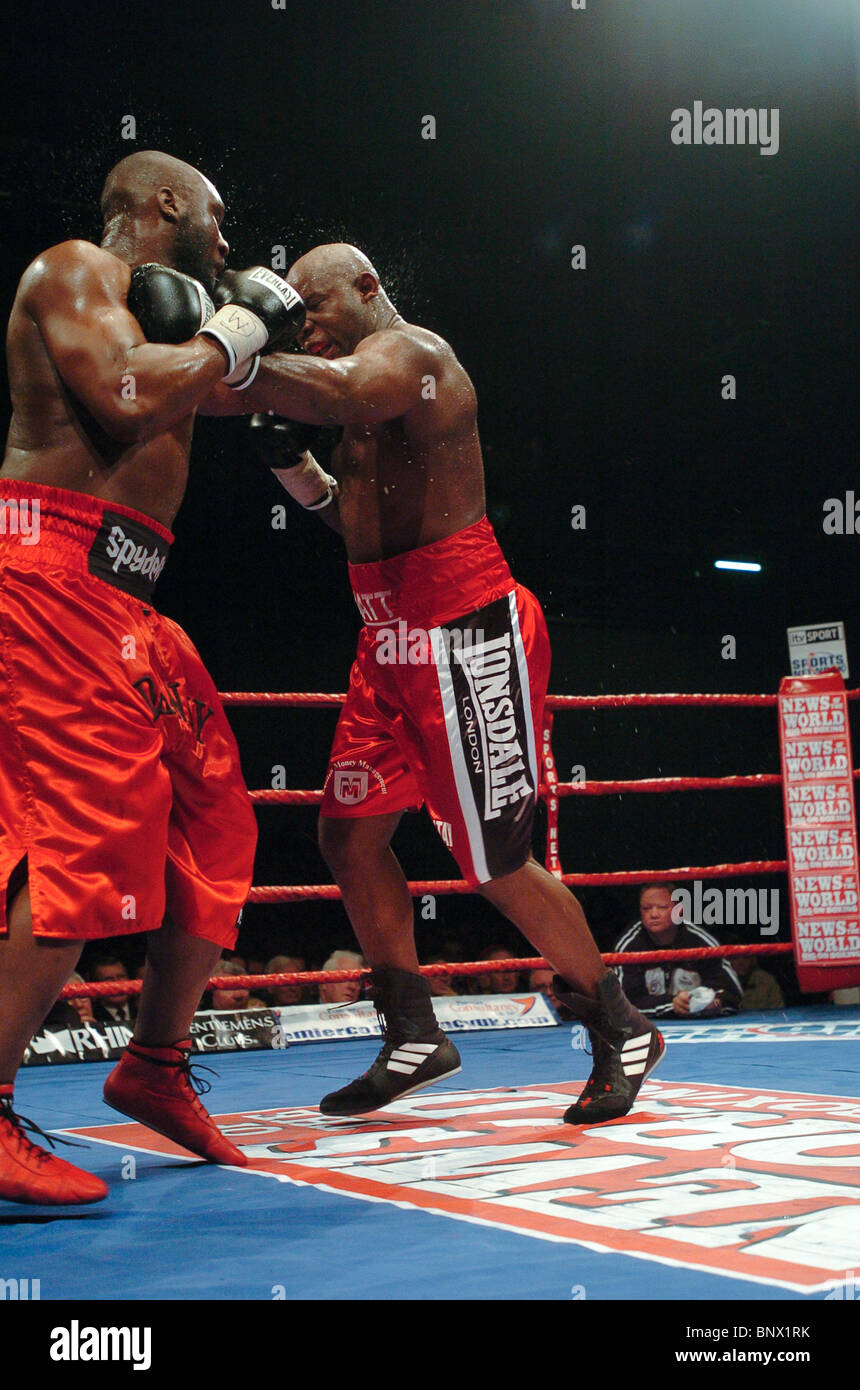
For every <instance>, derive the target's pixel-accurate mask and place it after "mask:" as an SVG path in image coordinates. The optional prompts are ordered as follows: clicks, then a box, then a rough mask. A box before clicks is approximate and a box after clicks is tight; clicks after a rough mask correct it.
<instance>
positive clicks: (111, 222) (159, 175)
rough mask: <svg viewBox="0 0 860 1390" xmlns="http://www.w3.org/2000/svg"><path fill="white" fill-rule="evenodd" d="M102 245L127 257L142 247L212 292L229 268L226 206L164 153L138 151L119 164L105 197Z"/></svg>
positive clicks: (200, 177)
mask: <svg viewBox="0 0 860 1390" xmlns="http://www.w3.org/2000/svg"><path fill="white" fill-rule="evenodd" d="M101 211H102V217H103V219H104V235H103V237H102V246H104V247H105V248H106V249H108V250H111V251H115V252H116V254H118V255H123V256H124V257H125V258H127V259H132V258H134V257H137V259H139V258H140V257H139V255H138V249H139V248H140V249H142V248H143V247H150V246H151V247H152V248H153V250H152V251H148V250H143V255H144V257H146V256H147V255H148V256H149V258H150V259H152V260H157V261H160V262H162V263H163V264H165V265H171V266H173V268H174V269H175V270H183V271H185V273H186V274H187V275H193V276H194V278H195V279H197V280H201V281H202V282H203V284H204V285H205V286H206V287H207V289H210V290H211V289H212V287H213V285H214V284H215V281H216V280H217V278H218V276H219V275H220V273H221V271H222V270H223V269H224V262H225V260H226V255H227V250H228V247H227V243H226V242H225V241H224V239H223V237H222V236H221V232H220V224H221V219H222V218H223V216H224V204H223V202H222V201H221V197H220V195H219V193H218V190H217V188H216V187H215V185H214V184H213V183H212V182H211V181H210V180H209V179H207V178H206V175H205V174H201V172H200V170H199V169H195V168H194V166H193V164H186V163H185V161H184V160H182V159H175V158H174V156H173V155H170V154H165V153H164V152H163V151H162V150H137V151H136V152H135V153H134V154H130V155H127V156H126V158H125V159H121V160H120V162H119V164H115V165H114V167H113V168H112V169H111V171H110V173H109V174H108V176H107V178H106V180H105V185H104V188H103V189H102V196H101Z"/></svg>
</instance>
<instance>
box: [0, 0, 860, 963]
mask: <svg viewBox="0 0 860 1390" xmlns="http://www.w3.org/2000/svg"><path fill="white" fill-rule="evenodd" d="M12 23H13V28H12V31H11V35H9V36H7V44H6V48H5V54H4V57H3V65H2V71H0V78H2V97H0V101H2V106H3V108H4V122H3V126H4V131H5V134H4V135H3V137H2V150H3V156H4V158H3V166H4V172H3V177H2V182H0V200H2V202H0V206H2V226H3V229H4V233H5V235H4V242H5V247H4V255H3V258H2V266H0V276H2V283H0V294H2V301H3V305H4V309H5V310H7V309H8V306H9V304H10V303H11V300H12V297H13V295H14V289H15V284H16V282H17V279H18V277H19V276H20V274H21V272H22V270H23V269H24V267H25V265H26V264H27V262H28V261H29V260H31V259H32V257H33V256H34V255H35V254H36V253H37V252H38V251H39V250H41V249H43V248H44V247H45V246H46V245H49V244H51V243H53V242H56V241H59V240H63V239H65V238H66V237H68V236H73V235H74V236H78V235H83V236H86V237H90V238H92V239H94V240H97V239H98V235H99V227H98V221H97V214H96V208H97V199H98V193H99V189H100V187H101V183H102V181H103V179H104V176H105V174H106V172H107V170H108V169H109V168H110V166H111V165H112V164H113V163H114V162H116V160H118V159H120V158H122V157H123V156H124V155H126V154H128V153H130V152H131V151H132V150H133V149H140V148H150V147H156V148H163V149H165V150H168V151H170V152H171V153H173V154H175V155H177V156H179V157H181V158H184V159H187V160H190V161H191V162H193V163H195V164H197V165H199V167H201V168H202V169H203V170H204V172H206V173H207V174H208V175H209V176H210V177H212V178H213V180H214V181H215V182H216V183H217V185H218V186H219V189H220V191H221V193H222V195H223V196H224V197H225V198H226V200H227V203H228V221H227V224H226V226H225V231H226V234H227V236H228V239H229V240H230V242H231V246H232V251H231V263H232V264H233V265H243V264H249V263H253V262H256V261H262V262H269V261H270V260H271V256H272V247H273V246H274V245H276V244H283V245H284V246H286V248H287V255H288V258H292V257H293V256H295V255H298V254H300V253H301V252H303V251H305V250H306V249H308V247H309V246H311V245H313V244H315V243H317V242H319V241H327V240H332V239H340V238H344V239H348V240H350V241H354V242H356V243H358V244H359V245H360V246H361V247H363V248H364V249H365V250H366V251H367V252H368V254H369V255H370V256H371V258H372V259H373V260H374V262H375V263H376V265H377V267H378V269H379V271H380V273H381V275H382V277H383V281H384V282H385V283H386V284H387V285H388V287H389V291H390V293H391V294H392V297H393V298H394V299H395V301H396V303H397V305H398V307H399V308H400V309H401V311H402V312H403V313H405V314H406V315H407V316H408V317H409V316H412V317H415V318H417V319H418V320H419V321H420V322H422V323H425V324H426V325H427V326H429V327H431V328H433V329H434V330H436V331H437V332H439V333H441V334H443V335H444V336H445V337H447V338H448V339H449V340H450V341H451V342H452V343H453V345H454V347H455V349H456V351H457V353H458V355H459V356H460V358H461V360H462V361H463V363H464V365H465V366H466V368H467V370H468V371H469V372H470V374H471V376H472V377H473V379H474V381H475V384H476V387H477V391H478V398H479V401H480V425H481V432H482V438H483V443H484V447H485V453H486V464H487V490H488V504H489V512H490V516H491V519H492V521H493V523H494V525H495V527H496V530H497V532H498V535H499V538H500V540H501V543H502V545H503V547H504V549H505V551H506V553H507V555H508V557H509V560H510V562H511V565H512V568H513V570H514V572H515V574H516V576H517V577H518V578H519V580H520V581H521V582H522V583H524V584H526V585H528V586H529V587H531V588H533V589H534V590H535V591H536V592H537V593H538V595H539V596H540V598H541V600H542V601H543V603H544V605H545V608H546V612H547V617H548V620H549V626H550V633H551V637H552V640H553V648H554V669H553V676H552V680H551V689H552V690H553V691H556V692H560V693H590V692H610V691H637V690H649V691H661V690H683V691H758V692H773V691H775V690H776V689H777V687H778V684H779V681H780V679H781V677H782V676H783V675H784V674H786V672H787V670H788V655H787V646H786V636H785V628H786V627H787V626H789V625H794V624H803V623H817V622H824V621H828V622H830V621H836V620H840V619H841V620H844V621H845V622H846V624H847V631H848V642H849V661H850V663H851V666H852V670H856V667H857V664H858V662H860V650H858V646H857V640H858V632H860V627H859V626H858V623H857V621H856V607H857V599H856V580H855V576H856V571H857V565H856V558H855V556H856V551H857V548H858V547H860V537H858V536H853V535H845V536H827V535H825V534H824V532H823V527H822V520H823V510H822V509H823V504H824V501H825V499H827V498H830V497H844V494H845V492H846V490H848V489H851V488H852V487H856V490H857V492H858V496H860V487H857V484H858V482H860V479H858V476H857V469H856V466H855V465H856V453H855V444H854V433H853V425H854V422H853V420H852V414H853V412H852V406H853V392H852V386H853V383H854V380H855V371H856V361H855V360H854V356H853V354H854V350H855V341H854V309H853V305H854V302H855V284H854V264H855V256H854V254H853V246H852V239H853V238H852V233H853V229H854V225H855V219H856V203H855V197H856V166H857V140H856V102H857V58H858V45H857V29H856V10H855V8H854V6H853V5H851V4H850V3H849V0H781V3H780V4H778V5H774V3H773V0H707V3H706V2H705V0H683V3H681V2H680V0H614V3H613V2H611V3H606V2H605V0H604V3H601V0H588V8H587V9H586V10H585V11H574V10H572V9H571V6H570V4H569V3H568V0H492V3H489V2H487V3H485V0H457V2H456V3H454V2H453V0H432V3H425V4H410V5H406V4H402V3H401V4H398V3H394V0H389V2H388V3H384V2H383V0H364V3H362V4H356V3H354V0H287V3H286V6H285V8H284V9H282V10H275V9H273V8H272V5H271V3H270V0H242V3H232V4H225V3H222V2H221V0H206V3H201V0H183V3H182V5H181V6H173V5H168V4H167V3H165V0H154V3H151V4H141V3H131V2H129V3H126V4H123V5H122V6H116V5H115V6H113V7H111V8H110V9H108V10H104V11H102V10H101V9H100V8H99V6H98V5H89V4H88V5H86V6H84V5H81V4H76V3H71V4H69V3H66V4H57V3H48V4H42V5H39V6H38V7H36V6H29V7H28V6H19V7H17V8H16V10H15V13H14V16H13V20H12ZM695 100H701V101H702V102H703V103H704V104H705V105H706V106H708V105H713V106H716V107H718V108H720V109H723V110H724V109H726V108H727V107H734V106H739V107H746V106H755V107H766V108H768V109H770V108H773V107H778V108H779V112H780V148H779V152H778V153H777V154H776V155H772V156H765V155H761V154H760V153H759V151H758V149H757V148H756V147H749V146H738V147H731V146H725V147H720V146H713V147H708V146H699V147H696V146H693V147H682V146H680V147H679V146H676V145H673V144H672V142H671V140H670V138H669V132H670V115H671V112H672V111H673V109H675V108H676V107H687V108H692V105H693V102H694V101H695ZM427 114H431V115H433V116H435V118H436V122H437V137H436V139H435V140H424V139H422V138H421V123H422V117H423V116H425V115H427ZM126 115H133V116H134V117H135V120H136V123H137V139H136V141H135V142H129V141H125V140H122V139H121V138H120V131H121V124H122V119H123V117H124V116H126ZM577 243H584V245H585V246H586V249H587V257H588V268H587V270H585V271H574V270H572V269H571V267H570V248H571V246H572V245H574V244H577ZM726 373H732V374H734V375H735V376H736V378H737V392H738V399H737V400H736V401H734V402H725V401H723V400H722V399H721V396H720V384H721V378H722V376H723V375H724V374H726ZM3 407H4V410H6V413H7V415H8V403H7V400H6V399H4V401H3ZM281 496H282V495H280V494H279V493H278V491H277V489H276V487H275V485H274V484H273V483H272V482H271V480H270V479H269V478H268V477H262V478H261V476H260V473H259V469H258V468H255V466H254V463H253V461H252V458H251V456H250V453H249V450H248V447H247V430H246V425H245V423H244V422H243V421H201V422H200V423H199V425H198V428H197V432H196V435H195V444H194V450H193V454H192V467H191V479H190V484H189V488H188V493H187V497H186V501H185V504H184V507H183V509H182V512H181V513H180V516H179V519H178V521H177V524H176V528H175V529H176V536H177V545H176V546H175V549H174V553H173V556H172V558H171V561H170V564H169V566H168V568H167V571H166V573H165V576H164V578H163V579H162V581H161V583H160V585H159V590H158V602H159V606H160V607H161V609H162V610H163V611H165V612H166V613H169V614H170V615H171V616H173V617H175V618H177V619H178V620H179V621H180V622H181V623H182V624H183V625H185V626H186V627H187V628H188V630H189V631H190V633H191V635H192V637H193V638H194V640H195V641H196V643H197V645H198V647H199V648H200V650H201V652H202V654H203V656H204V659H205V660H206V661H207V663H208V664H209V666H210V669H211V670H212V672H213V675H214V676H215V679H216V682H217V684H218V686H219V688H220V689H222V690H234V689H272V690H298V689H306V690H342V689H344V688H345V684H346V679H347V673H348V667H349V662H350V659H351V653H352V649H353V645H354V641H355V637H356V633H357V631H358V617H357V614H356V612H355V610H354V608H353V605H352V600H351V597H350V594H349V590H348V585H347V582H346V574H345V567H344V561H343V555H342V550H341V545H340V542H339V541H338V539H337V538H336V537H334V536H332V535H331V534H330V533H328V532H327V531H325V530H324V529H323V528H322V527H320V526H318V525H317V524H316V523H315V522H314V521H313V519H311V518H307V517H304V516H301V515H297V514H296V513H295V512H291V513H290V518H289V523H288V526H287V529H286V531H273V530H272V528H271V524H270V509H271V507H272V506H273V505H275V504H277V503H278V502H280V500H281ZM577 504H581V505H584V506H585V508H586V512H587V528H586V530H585V531H584V532H583V531H574V530H572V529H571V525H570V516H571V508H572V507H573V506H574V505H577ZM719 557H734V558H745V559H752V560H758V561H760V562H761V563H762V565H763V571H762V573H761V574H758V575H753V574H731V573H720V572H718V571H716V570H714V568H713V562H714V560H715V559H717V558H719ZM728 634H731V635H732V636H734V637H735V638H736V642H737V655H736V657H735V659H733V660H724V659H723V657H722V651H723V638H724V636H726V635H728ZM231 718H232V720H233V724H234V727H235V728H236V731H237V734H238V737H239V740H240V745H241V748H242V753H243V762H244V767H245V772H246V776H247V779H248V783H249V785H250V786H252V787H259V786H267V785H269V784H270V780H271V769H272V768H273V767H274V766H276V765H278V764H282V765H284V766H285V767H286V769H287V776H288V781H289V783H290V785H292V786H304V787H315V786H316V787H318V786H320V785H321V784H322V779H323V774H324V769H325V762H326V755H327V746H328V742H329V739H330V736H331V732H332V729H333V726H334V714H333V713H332V712H308V713H301V714H299V713H296V712H294V711H289V712H271V713H262V712H260V711H259V710H254V711H237V712H233V713H232V714H231ZM556 730H557V731H556V737H555V750H556V757H557V761H558V766H559V773H560V775H561V776H562V778H568V777H569V776H570V769H571V767H572V766H573V765H574V764H583V765H584V766H585V768H586V771H587V775H588V776H589V777H590V778H604V777H616V776H617V777H622V776H623V777H633V776H649V775H671V774H683V773H689V774H701V775H721V774H727V773H734V772H755V771H776V770H777V769H778V745H777V736H776V723H775V715H774V712H773V711H770V710H768V711H763V712H762V711H749V710H747V711H737V712H734V711H713V710H702V711H695V712H684V711H674V710H673V711H657V712H654V711H623V712H617V713H612V712H594V713H593V714H590V713H576V714H568V715H562V716H560V717H558V718H557V721H556ZM856 737H857V730H856V728H855V739H856ZM314 826H315V814H314V812H313V811H311V810H289V811H287V810H283V809H271V810H264V811H262V812H261V814H260V827H261V841H260V850H259V855H258V861H257V871H256V878H255V881H256V882H257V883H266V882H268V883H271V882H276V883H286V882H305V883H306V882H315V881H319V882H322V881H326V880H327V873H326V870H325V868H324V866H323V864H322V861H321V859H320V857H319V854H318V851H317V849H316V846H315V841H314ZM540 843H541V842H539V845H540ZM395 844H396V847H397V848H398V850H399V852H400V854H401V857H402V860H403V863H404V866H405V868H406V871H407V874H408V875H409V876H410V877H432V876H435V875H440V876H444V877H447V876H451V875H453V874H456V868H455V866H454V865H453V862H452V861H451V860H450V858H449V856H448V855H447V852H446V851H445V850H444V849H443V848H442V847H441V845H440V844H438V842H437V841H436V838H435V834H434V832H433V831H432V828H431V827H430V826H429V822H428V821H427V820H426V818H425V817H424V816H423V815H422V816H418V817H407V818H406V819H405V820H404V823H403V825H402V827H401V829H400V831H399V832H398V837H397V840H396V842H395ZM561 844H562V862H563V864H564V867H565V868H566V869H568V870H574V869H575V870H577V871H589V870H593V871H597V870H606V869H622V868H628V869H637V868H646V867H650V868H654V867H661V868H662V867H667V868H668V867H670V866H673V865H682V864H708V863H717V862H725V861H736V860H748V859H754V858H759V857H763V858H770V857H773V858H782V857H783V856H784V851H785V845H784V833H783V828H782V814H781V798H780V795H779V793H778V792H767V791H761V792H758V791H753V792H725V793H712V794H707V795H699V794H685V795H683V796H682V795H677V796H676V795H673V796H659V797H654V796H644V797H643V796H640V797H632V796H628V797H624V798H619V797H610V798H602V799H596V798H588V799H581V800H575V801H572V800H567V801H566V802H564V803H563V806H562V840H561ZM539 852H540V848H539ZM751 882H753V884H754V886H756V887H770V886H771V881H770V880H764V879H757V880H754V881H751ZM583 898H584V901H585V903H586V906H587V908H588V910H589V912H590V914H591V916H592V917H593V919H594V922H595V926H596V930H597V932H598V935H599V938H600V940H601V944H603V945H606V944H607V943H608V941H609V939H610V938H611V936H612V935H613V933H614V932H615V931H617V930H620V928H621V927H622V926H623V925H624V924H625V923H626V922H627V921H629V920H632V917H633V916H634V915H635V899H634V898H633V896H632V895H630V894H627V893H622V892H614V891H609V890H597V891H592V892H586V893H584V894H583ZM421 931H422V942H423V945H424V948H425V949H429V948H430V947H431V946H432V947H434V948H435V947H437V946H440V945H442V944H443V943H447V939H448V938H450V937H457V938H459V939H460V941H461V943H462V944H463V946H464V954H465V955H466V956H467V957H468V956H472V955H474V954H476V953H477V951H478V950H479V949H480V948H481V947H482V946H485V945H488V944H492V943H493V942H494V941H499V940H501V941H502V942H503V943H505V944H509V945H510V946H511V948H512V949H516V950H525V949H526V948H525V946H524V943H523V942H522V941H521V940H520V939H518V938H517V936H516V933H513V932H510V931H507V930H505V928H504V924H503V923H502V921H501V919H499V918H498V917H496V916H495V915H494V914H493V913H492V912H490V910H489V909H488V908H487V907H486V906H485V905H484V904H483V903H482V902H480V901H479V900H477V899H474V898H470V899H465V900H463V899H451V898H440V899H439V901H438V918H437V921H436V923H435V925H434V924H421ZM787 934H788V921H787V913H786V909H785V903H784V902H783V913H782V917H781V932H780V935H781V936H786V935H787ZM244 944H245V949H246V950H250V951H251V953H252V954H259V953H264V954H268V953H269V952H270V951H272V950H275V949H279V950H295V949H300V950H302V951H304V952H306V953H307V954H308V956H309V958H310V959H311V960H312V961H313V963H317V962H318V961H319V960H320V959H321V957H322V955H324V954H325V953H326V952H327V951H328V949H329V948H330V947H331V946H333V945H335V944H352V943H351V934H350V931H349V928H348V924H347V923H346V921H345V918H344V916H343V913H342V910H341V908H340V907H339V905H313V906H303V907H294V906H290V907H280V908H259V907H258V908H250V909H248V911H247V913H246V926H245V936H244ZM449 949H450V948H449Z"/></svg>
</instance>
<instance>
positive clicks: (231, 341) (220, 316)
mask: <svg viewBox="0 0 860 1390" xmlns="http://www.w3.org/2000/svg"><path fill="white" fill-rule="evenodd" d="M200 334H202V335H203V336H205V337H207V338H214V339H215V341H216V343H220V344H221V347H222V348H223V349H224V351H225V352H226V354H227V372H226V373H225V375H226V376H231V375H232V373H233V372H234V370H235V369H236V367H238V366H240V365H241V364H242V363H243V362H247V360H248V358H249V357H253V356H254V353H255V352H261V351H262V349H263V348H264V347H265V346H266V344H267V343H268V341H269V332H268V329H267V328H266V325H265V324H264V323H263V321H262V319H259V318H257V315H256V314H254V313H252V312H251V310H250V309H243V308H242V306H241V304H222V306H221V308H220V309H219V310H218V311H217V313H215V314H213V315H212V317H211V319H209V320H208V322H207V323H205V324H204V325H203V327H202V328H201V329H200ZM198 336H199V335H198Z"/></svg>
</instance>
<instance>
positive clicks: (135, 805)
mask: <svg viewBox="0 0 860 1390" xmlns="http://www.w3.org/2000/svg"><path fill="white" fill-rule="evenodd" d="M172 540H173V537H172V535H171V534H170V532H169V531H167V530H165V528H164V527H163V526H160V525H159V524H158V523H157V522H156V521H154V520H152V518H150V517H147V516H144V515H142V514H141V513H140V512H136V511H132V510H131V508H129V507H123V506H119V505H118V504H116V503H113V502H110V503H108V502H103V501H100V500H98V499H96V498H93V497H89V496H86V495H85V494H83V493H78V492H68V491H65V490H63V489H60V488H51V487H42V486H36V485H34V484H31V483H25V482H20V481H13V480H11V479H5V478H0V931H5V930H6V906H7V896H11V893H10V881H11V886H12V892H14V890H15V888H16V887H17V884H18V882H23V876H24V873H25V872H26V875H27V878H28V880H29V886H30V901H31V905H32V913H33V931H34V934H35V935H37V936H42V937H53V938H69V939H83V940H91V939H94V938H97V937H105V936H118V935H121V934H123V933H127V932H142V931H151V930H153V929H154V928H157V927H160V926H161V924H162V922H163V920H164V917H165V914H168V913H169V915H170V917H171V918H172V919H173V921H175V922H176V924H177V925H178V926H179V927H180V928H181V929H182V930H184V931H187V932H188V933H189V935H191V936H196V937H202V938H204V939H205V940H207V941H213V942H216V943H217V944H218V945H220V946H226V947H230V946H232V945H233V944H234V943H235V940H236V929H237V923H238V918H239V914H240V911H241V908H242V904H243V903H244V901H245V899H246V897H247V894H248V889H249V887H250V885H251V875H252V868H253V862H254V851H255V848H256V841H257V827H256V821H255V817H254V813H253V810H252V807H251V805H250V802H249V799H248V793H247V790H246V787H245V783H244V781H243V778H242V773H241V769H240V765H239V751H238V749H237V747H236V741H235V739H234V737H233V733H232V731H231V729H230V726H229V724H228V723H227V718H226V715H225V713H224V710H223V708H222V706H221V703H220V701H219V699H218V696H217V694H216V691H215V686H214V684H213V682H212V680H211V678H210V676H209V675H208V673H207V671H206V668H205V667H204V665H203V662H202V661H201V659H200V656H199V654H198V652H197V651H196V649H195V648H194V646H193V645H192V643H191V642H190V641H189V639H188V637H187V636H186V635H185V633H184V632H183V631H182V628H181V627H179V626H178V624H177V623H174V622H171V620H170V619H169V618H164V617H162V616H161V615H160V614H158V613H156V612H155V610H154V609H153V608H152V606H151V603H150V594H151V592H152V589H153V586H154V584H155V581H156V579H157V578H158V576H159V574H160V573H161V570H162V569H163V568H164V564H165V562H166V559H167V553H168V549H169V547H170V544H171V542H172Z"/></svg>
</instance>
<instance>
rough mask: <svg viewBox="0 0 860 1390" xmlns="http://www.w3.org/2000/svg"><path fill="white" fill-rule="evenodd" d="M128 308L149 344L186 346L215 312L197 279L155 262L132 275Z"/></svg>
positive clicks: (139, 266) (150, 262) (142, 266)
mask: <svg viewBox="0 0 860 1390" xmlns="http://www.w3.org/2000/svg"><path fill="white" fill-rule="evenodd" d="M128 308H129V312H130V313H132V314H134V317H135V318H136V319H137V321H138V323H139V324H140V326H141V329H142V330H143V336H144V337H145V338H146V341H147V342H148V343H187V342H188V340H189V338H193V337H194V335H195V334H196V333H199V332H200V329H201V328H202V327H203V325H204V324H205V323H206V321H207V320H208V319H211V317H212V315H213V314H214V313H215V305H214V304H213V303H212V300H211V299H210V298H209V295H208V294H207V293H206V291H205V289H204V288H203V286H202V285H201V283H200V281H199V280H194V279H192V277H191V276H190V275H183V273H182V271H181V270H173V269H172V268H171V267H170V266H169V265H158V264H157V262H155V261H148V262H147V263H146V265H138V266H135V268H134V270H133V271H132V272H131V284H130V285H129V287H128Z"/></svg>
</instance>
